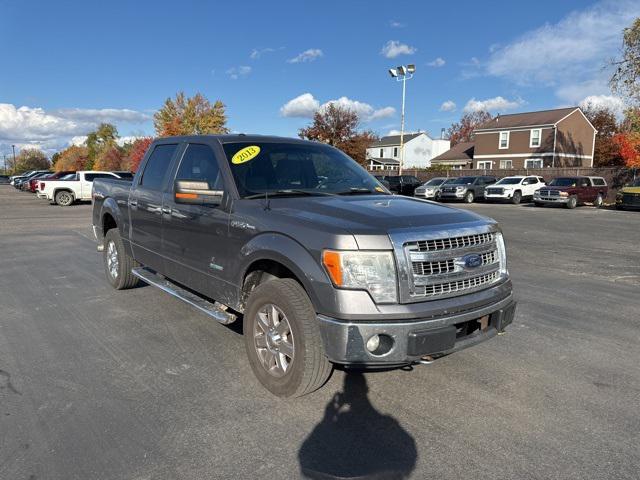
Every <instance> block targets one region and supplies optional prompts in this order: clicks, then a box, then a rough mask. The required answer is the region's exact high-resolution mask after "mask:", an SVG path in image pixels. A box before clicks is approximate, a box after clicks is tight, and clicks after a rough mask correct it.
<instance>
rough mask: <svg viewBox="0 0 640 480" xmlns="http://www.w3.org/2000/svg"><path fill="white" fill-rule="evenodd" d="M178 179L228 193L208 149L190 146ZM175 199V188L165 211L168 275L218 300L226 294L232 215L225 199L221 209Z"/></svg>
mask: <svg viewBox="0 0 640 480" xmlns="http://www.w3.org/2000/svg"><path fill="white" fill-rule="evenodd" d="M175 179H176V180H198V181H206V182H208V184H209V189H210V190H225V189H224V181H223V179H222V174H221V172H220V167H219V165H218V162H217V159H216V157H215V155H214V153H213V150H212V149H211V147H210V146H208V145H203V144H196V143H191V144H189V145H188V146H187V148H186V150H185V151H184V154H183V155H182V159H181V160H180V164H179V166H178V169H177V172H176V176H175ZM174 195H175V194H174V188H173V185H172V186H170V188H169V189H168V193H167V195H166V196H165V198H164V207H163V212H164V213H163V225H162V236H163V244H162V251H163V254H164V257H165V264H166V268H167V273H166V275H167V276H168V277H169V278H171V279H172V280H175V281H177V282H179V283H183V284H186V285H188V286H189V288H192V289H194V290H196V291H197V292H199V293H201V294H203V295H206V296H208V297H210V298H214V299H215V298H216V296H218V295H220V293H221V292H224V291H225V282H224V281H223V280H222V276H223V274H224V272H223V270H224V266H223V264H224V263H225V262H224V256H225V255H227V254H228V251H227V247H228V245H227V243H228V242H227V235H228V229H229V212H228V211H227V210H226V209H225V207H224V206H223V205H224V200H226V198H224V199H223V203H222V205H190V204H184V203H177V202H176V201H175V196H174ZM225 197H226V195H225ZM227 287H228V286H227ZM227 290H228V288H227Z"/></svg>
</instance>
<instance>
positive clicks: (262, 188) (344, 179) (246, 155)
mask: <svg viewBox="0 0 640 480" xmlns="http://www.w3.org/2000/svg"><path fill="white" fill-rule="evenodd" d="M223 148H224V152H225V155H226V157H227V161H228V162H229V166H230V167H231V172H232V173H233V177H234V180H235V182H236V185H237V187H238V192H239V194H240V196H241V197H242V198H247V197H256V196H258V195H259V194H263V193H267V194H269V193H273V194H282V193H287V194H291V195H314V194H317V195H326V194H336V195H353V194H360V193H362V194H366V193H375V194H387V190H386V189H385V188H384V187H383V186H382V185H381V184H380V182H378V181H377V180H376V179H375V178H374V177H373V176H371V175H369V174H368V173H367V172H366V171H365V170H364V169H363V168H362V167H360V166H359V165H358V164H357V163H356V162H355V161H354V160H352V159H351V158H350V157H348V156H347V155H345V154H344V153H342V152H341V151H340V150H337V149H335V148H333V147H330V146H328V145H322V144H318V145H315V144H306V143H284V142H283V143H278V142H274V143H271V142H264V143H261V142H251V143H226V144H223Z"/></svg>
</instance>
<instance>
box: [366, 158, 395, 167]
mask: <svg viewBox="0 0 640 480" xmlns="http://www.w3.org/2000/svg"><path fill="white" fill-rule="evenodd" d="M367 160H373V161H374V162H377V163H382V164H384V165H400V160H396V159H395V158H368V159H367Z"/></svg>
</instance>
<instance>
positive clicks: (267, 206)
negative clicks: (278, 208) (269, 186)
mask: <svg viewBox="0 0 640 480" xmlns="http://www.w3.org/2000/svg"><path fill="white" fill-rule="evenodd" d="M264 209H265V211H266V210H271V202H269V190H265V191H264Z"/></svg>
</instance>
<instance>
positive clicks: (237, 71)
mask: <svg viewBox="0 0 640 480" xmlns="http://www.w3.org/2000/svg"><path fill="white" fill-rule="evenodd" d="M250 73H251V67H249V66H247V65H240V66H239V67H231V68H230V69H228V70H227V71H226V74H227V75H229V78H230V79H231V80H237V79H239V78H241V77H246V76H247V75H249V74H250Z"/></svg>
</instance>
